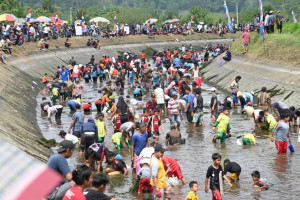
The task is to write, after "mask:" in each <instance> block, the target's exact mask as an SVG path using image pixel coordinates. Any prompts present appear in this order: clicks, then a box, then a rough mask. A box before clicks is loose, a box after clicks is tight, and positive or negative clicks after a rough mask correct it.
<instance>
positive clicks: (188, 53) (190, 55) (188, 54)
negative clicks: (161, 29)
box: [186, 51, 192, 59]
mask: <svg viewBox="0 0 300 200" xmlns="http://www.w3.org/2000/svg"><path fill="white" fill-rule="evenodd" d="M186 58H187V59H191V58H192V54H191V52H190V51H188V52H187V53H186Z"/></svg>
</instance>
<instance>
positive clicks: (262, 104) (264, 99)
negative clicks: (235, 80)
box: [257, 87, 272, 111]
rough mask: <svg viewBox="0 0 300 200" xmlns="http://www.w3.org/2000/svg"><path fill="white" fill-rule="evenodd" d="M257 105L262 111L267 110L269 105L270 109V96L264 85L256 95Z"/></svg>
mask: <svg viewBox="0 0 300 200" xmlns="http://www.w3.org/2000/svg"><path fill="white" fill-rule="evenodd" d="M257 107H258V109H261V110H263V111H267V110H268V109H269V107H270V109H271V111H272V103H271V96H270V94H269V93H267V88H266V87H262V89H261V93H259V94H258V95H257Z"/></svg>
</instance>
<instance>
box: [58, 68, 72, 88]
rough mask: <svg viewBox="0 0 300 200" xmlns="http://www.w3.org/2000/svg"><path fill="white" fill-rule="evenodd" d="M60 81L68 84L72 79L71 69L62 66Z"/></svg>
mask: <svg viewBox="0 0 300 200" xmlns="http://www.w3.org/2000/svg"><path fill="white" fill-rule="evenodd" d="M58 79H59V82H60V83H65V84H67V83H68V81H69V80H70V72H69V70H67V69H65V66H62V68H61V72H60V74H59V78H58Z"/></svg>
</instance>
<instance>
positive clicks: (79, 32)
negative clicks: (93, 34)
mask: <svg viewBox="0 0 300 200" xmlns="http://www.w3.org/2000/svg"><path fill="white" fill-rule="evenodd" d="M75 33H76V36H81V35H82V27H81V26H75Z"/></svg>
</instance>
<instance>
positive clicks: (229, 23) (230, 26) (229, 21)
mask: <svg viewBox="0 0 300 200" xmlns="http://www.w3.org/2000/svg"><path fill="white" fill-rule="evenodd" d="M224 8H225V12H226V16H227V18H228V28H229V30H230V32H233V28H232V23H231V19H230V15H229V12H228V8H227V5H226V1H224Z"/></svg>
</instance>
